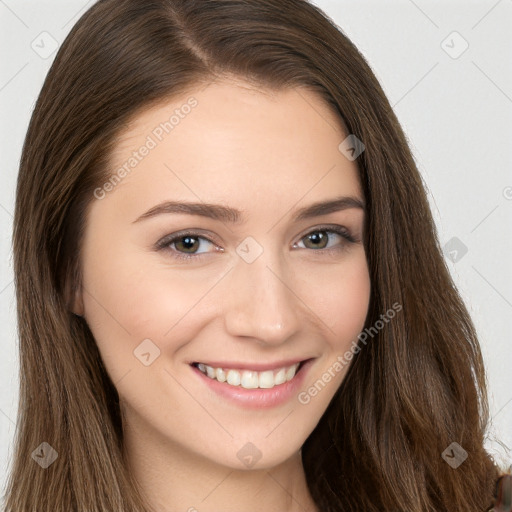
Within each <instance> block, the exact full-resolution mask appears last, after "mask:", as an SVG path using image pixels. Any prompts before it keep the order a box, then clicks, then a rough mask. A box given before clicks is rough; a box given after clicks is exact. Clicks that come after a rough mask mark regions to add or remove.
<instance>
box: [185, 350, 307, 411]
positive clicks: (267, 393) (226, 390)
mask: <svg viewBox="0 0 512 512" xmlns="http://www.w3.org/2000/svg"><path fill="white" fill-rule="evenodd" d="M313 361H314V359H308V360H307V361H306V362H305V363H304V364H303V365H302V367H301V368H300V369H299V371H298V373H296V374H295V377H294V378H293V379H292V380H290V381H288V382H285V383H284V384H279V385H278V386H274V387H273V388H272V389H260V388H256V389H245V388H243V387H241V386H231V385H229V384H227V383H225V382H219V381H218V380H216V379H211V378H210V377H207V376H206V375H205V374H204V373H203V372H201V371H200V370H199V369H198V368H196V367H195V366H191V368H192V370H193V371H194V373H195V374H196V375H197V376H198V377H199V378H200V379H201V382H203V383H204V384H205V385H206V386H208V387H209V389H211V390H212V391H214V392H215V393H216V394H218V395H219V396H221V397H223V398H225V399H227V400H229V401H230V402H232V403H234V404H236V405H238V406H241V407H244V408H249V409H265V408H269V407H276V406H278V405H281V404H284V403H286V402H288V401H289V400H290V399H291V398H292V397H295V396H297V393H298V391H299V389H300V387H301V385H302V384H303V382H304V379H305V377H306V374H307V372H308V370H309V368H310V367H311V365H312V364H313ZM279 364H281V363H279ZM291 364H293V363H291ZM284 366H287V365H284ZM215 367H216V368H221V367H222V366H221V365H219V366H215ZM278 368H279V366H278ZM241 369H242V368H241ZM252 369H254V367H252Z"/></svg>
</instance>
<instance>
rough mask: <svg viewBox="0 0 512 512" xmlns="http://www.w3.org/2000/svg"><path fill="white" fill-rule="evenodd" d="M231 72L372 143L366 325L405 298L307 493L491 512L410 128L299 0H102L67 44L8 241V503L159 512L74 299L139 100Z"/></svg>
mask: <svg viewBox="0 0 512 512" xmlns="http://www.w3.org/2000/svg"><path fill="white" fill-rule="evenodd" d="M229 76H232V77H240V78H242V79H244V80H247V81H250V82H251V83H254V84H257V85H259V86H261V87H267V88H271V89H274V90H280V89H284V88H287V87H298V88H300V87H304V88H308V89H310V90H313V91H316V92H317V93H318V94H320V95H321V97H322V98H323V99H324V100H325V102H326V103H327V104H328V105H329V106H330V107H331V108H332V109H333V111H334V112H335V113H336V114H337V115H338V116H339V119H340V121H341V122H342V123H344V126H345V129H346V131H347V135H348V134H354V135H355V136H356V137H357V138H358V139H360V140H361V141H363V143H364V145H365V151H364V152H363V153H362V154H361V155H360V156H359V157H358V159H357V164H358V167H359V171H360V179H361V184H362V187H363V191H364V194H365V199H366V204H367V215H368V217H367V221H366V229H365V240H364V243H365V248H366V253H367V258H368V264H369V270H370V276H371V283H372V296H371V300H370V305H369V311H368V316H367V320H366V326H367V327H370V326H373V325H374V324H375V323H376V322H377V321H378V320H379V318H380V315H381V314H382V313H383V312H385V311H387V310H388V309H389V308H390V306H391V304H393V303H396V302H398V303H399V304H400V305H401V306H402V310H401V312H400V314H398V315H396V318H394V319H393V321H392V322H388V323H386V324H385V325H384V326H383V327H382V329H379V331H378V333H376V334H375V335H374V336H373V337H372V340H371V342H369V343H368V344H366V345H365V346H361V350H360V351H359V352H358V353H357V354H356V355H355V356H354V359H353V361H352V363H351V366H350V369H349V371H348V373H347V375H346V377H345V379H344V381H343V383H342V385H341V386H340V388H339V390H338V392H337V393H336V394H335V396H334V397H333V399H332V401H331V403H330V405H329V407H328V409H327V410H326V412H325V414H324V415H323V416H322V418H321V419H320V421H319V423H318V425H317V426H316V428H315V430H314V431H313V432H312V433H311V435H310V436H309V437H308V439H307V440H306V442H305V444H304V446H303V449H302V457H303V463H304V468H305V472H306V477H307V482H308V486H309V488H310V492H311V495H312V497H313V499H314V500H315V502H316V504H317V505H318V507H319V509H321V510H323V511H326V512H330V511H332V512H334V511H345V512H346V511H366V512H372V511H375V512H376V511H383V510H386V511H392V510H396V511H398V510H400V511H436V512H440V511H454V510H457V511H459V510H460V511H481V510H484V509H486V508H488V507H489V506H490V504H491V502H492V494H493V490H494V485H495V482H496V480H497V478H498V475H499V470H498V468H497V467H496V465H495V464H494V462H493V461H492V459H491V457H490V456H489V455H488V454H487V452H486V451H485V450H484V446H483V443H484V435H485V432H486V426H487V421H488V403H487V391H486V384H485V375H484V367H483V361H482V356H481V353H480V348H479V343H478V340H477V336H476V332H475V328H474V325H473V323H472V321H471V318H470V316H469V314H468V312H467V309H466V307H465V306H464V303H463V301H462V299H461V297H460V295H459V294H458V292H457V290H456V288H455V286H454V283H453V281H452V279H451V277H450V273H449V271H448V269H447V266H446V263H445V261H444V258H443V256H442V251H441V249H440V246H439V241H438V239H437V233H436V229H435V225H434V222H433V219H432V216H431V212H430V209H429V204H428V200H427V196H426V193H425V187H424V184H423V182H422V179H421V176H420V174H419V172H418V170H417V168H416V165H415V162H414V160H413V157H412V155H411V151H410V149H409V147H408V144H407V141H406V137H405V136H404V133H403V131H402V129H401V127H400V125H399V122H398V120H397V118H396V116H395V114H394V112H393V110H392V108H391V106H390V104H389V102H388V100H387V98H386V97H385V95H384V92H383V90H382V88H381V87H380V85H379V83H378V81H377V79H376V77H375V76H374V74H373V72H372V71H371V69H370V67H369V65H368V64H367V62H366V61H365V59H364V57H363V56H362V55H361V53H359V51H358V50H357V49H356V47H355V46H354V45H353V44H352V43H351V42H350V40H349V39H348V38H347V37H346V36H345V34H344V33H343V31H342V30H341V29H340V28H339V27H337V26H336V25H335V24H334V22H332V20H330V19H329V18H328V17H327V16H326V15H325V14H324V13H323V12H322V11H321V10H320V9H319V8H317V7H315V6H314V5H312V4H310V3H308V2H306V1H303V0H252V1H251V0H144V1H140V0H100V1H99V2H97V3H96V4H94V5H93V6H92V7H91V8H90V9H89V10H88V11H87V12H86V13H85V14H84V15H83V16H82V18H81V19H80V20H79V22H78V23H77V24H76V25H75V26H74V28H73V29H72V31H71V33H70V34H69V36H68V37H67V38H66V40H65V42H64V43H63V45H62V47H61V48H60V50H59V52H58V54H57V56H56V58H55V61H54V62H53V65H52V67H51V69H50V71H49V73H48V76H47V78H46V80H45V82H44V85H43V88H42V90H41V93H40V95H39V98H38V100H37V103H36V105H35V109H34V112H33V115H32V118H31V121H30V125H29V129H28V132H27V136H26V140H25V144H24V147H23V153H22V159H21V165H20V171H19V177H18V186H17V196H16V209H15V220H14V236H13V247H14V264H15V283H16V294H17V308H18V310H17V311H18V324H19V340H20V402H19V408H18V421H17V430H16V437H15V451H14V457H13V462H12V468H11V470H10V475H9V480H8V486H7V493H6V511H7V512H21V511H36V510H37V511H38V512H43V511H51V512H55V511H57V512H60V511H67V512H68V511H80V512H81V511H88V512H93V511H97V512H104V511H107V510H108V511H116V512H117V511H119V512H121V511H141V512H142V511H147V510H149V506H148V505H147V504H144V500H143V496H142V493H141V492H140V490H138V487H137V483H136V482H134V481H133V480H132V477H131V475H130V474H129V472H128V471H127V469H126V465H125V460H124V459H123V449H122V448H123V430H122V421H121V414H120V409H119V397H118V394H117V391H116V388H115V385H114V383H113V382H112V381H111V380H110V378H109V376H108V374H107V372H106V370H105V367H104V365H103V363H102V360H101V357H100V354H99V352H98V349H97V346H96V343H95V341H94V338H93V336H92V334H91V332H90V331H89V329H88V327H87V324H86V323H85V321H84V320H83V319H82V318H80V317H78V316H75V315H74V314H72V313H71V312H70V311H69V300H70V296H71V294H72V293H73V291H74V290H76V289H77V288H78V287H79V286H80V279H81V269H80V247H81V237H82V235H83V231H84V221H85V219H86V216H87V210H88V205H89V203H90V202H91V201H92V200H94V195H93V191H94V190H95V188H96V187H98V186H100V185H101V184H102V183H105V181H106V180H107V179H108V176H109V168H108V157H109V155H110V153H111V151H112V149H113V148H114V146H115V142H116V137H117V135H118V134H119V133H120V132H121V131H122V130H123V128H124V127H126V126H127V123H128V121H129V120H130V119H132V118H133V117H134V116H135V115H137V113H139V112H140V111H141V110H143V109H145V108H148V107H149V106H152V105H154V104H156V103H157V102H161V101H165V100H168V99H169V98H172V97H173V96H174V95H176V94H178V93H180V94H181V93H183V92H186V91H189V90H194V88H197V86H198V85H199V84H201V83H205V84H206V83H208V82H209V81H211V80H212V79H214V78H217V77H229ZM340 142H341V141H340ZM43 442H46V443H48V444H49V445H50V446H51V447H52V448H53V449H54V450H55V451H56V452H57V454H58V457H57V459H56V460H55V461H54V462H53V464H51V466H49V467H48V468H47V469H45V470H42V469H41V467H40V465H38V464H36V463H34V461H32V460H31V454H32V453H33V452H34V450H36V449H39V450H42V448H40V445H41V443H43ZM452 443H457V445H458V446H460V447H461V449H463V450H464V451H465V453H467V455H468V456H467V459H466V460H465V461H464V462H463V463H462V464H461V465H460V466H459V467H458V468H456V469H454V467H451V465H450V464H448V463H447V462H446V459H445V458H443V457H442V455H441V454H442V453H443V452H444V451H445V450H446V449H447V448H448V447H450V446H451V445H452ZM44 446H45V447H46V445H44ZM45 449H48V447H46V448H45ZM43 452H44V450H43ZM43 452H42V453H43ZM44 453H46V452H44Z"/></svg>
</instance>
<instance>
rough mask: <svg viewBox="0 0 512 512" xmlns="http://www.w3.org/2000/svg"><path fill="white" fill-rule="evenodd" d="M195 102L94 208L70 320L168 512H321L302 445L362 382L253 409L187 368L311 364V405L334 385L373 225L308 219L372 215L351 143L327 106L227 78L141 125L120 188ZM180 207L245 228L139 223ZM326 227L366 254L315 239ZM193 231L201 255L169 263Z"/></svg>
mask: <svg viewBox="0 0 512 512" xmlns="http://www.w3.org/2000/svg"><path fill="white" fill-rule="evenodd" d="M190 97H194V98H195V99H196V100H197V105H196V106H195V107H194V108H193V109H191V110H190V112H189V113H188V114H187V115H185V116H183V118H180V121H179V123H178V124H177V125H176V126H175V127H174V128H173V129H172V131H170V132H169V133H168V134H164V135H165V136H164V137H162V140H161V141H157V142H158V144H157V145H156V147H154V148H152V149H151V150H150V151H149V152H148V153H147V154H146V156H144V158H142V159H141V160H140V161H139V162H138V164H137V165H136V166H135V167H134V168H133V169H132V170H131V172H130V173H127V174H126V176H124V178H123V179H122V180H121V182H120V183H118V184H117V185H116V186H115V187H113V189H111V190H109V191H108V193H106V194H105V195H104V197H103V198H102V199H96V198H93V201H92V204H91V206H90V209H89V212H88V216H87V226H86V232H85V238H84V243H83V246H82V248H81V249H82V250H81V254H80V258H81V265H82V269H83V281H82V283H81V284H82V286H81V288H80V292H79V293H77V296H76V298H75V302H74V305H73V311H74V312H75V313H76V314H79V315H81V316H83V317H84V318H85V319H86V321H87V323H88V325H89V326H90V329H91V331H92V333H93V335H94V337H95V340H96V342H97V344H98V347H99V350H100V353H101V356H102V358H103V360H104V362H105V365H106V368H107V371H108V373H109V375H110V377H111V379H112V381H113V383H114V384H115V386H116V388H117V390H118V392H119V396H120V401H121V408H122V412H123V416H124V432H125V449H126V453H127V458H128V461H129V467H130V469H131V470H132V471H133V473H134V475H135V477H136V478H137V480H138V482H139V483H140V486H141V488H142V490H143V492H144V493H145V495H146V496H147V499H148V500H149V502H150V504H151V505H152V506H153V507H154V508H155V510H158V511H163V512H171V511H173V512H175V511H194V510H197V511H198V512H219V511H220V510H222V511H223V512H231V511H232V512H235V511H236V512H240V511H241V510H243V511H244V512H259V511H261V510H267V511H276V512H277V511H279V512H283V511H288V512H296V511H297V512H298V511H301V512H304V511H305V510H306V511H316V510H317V508H316V507H315V505H314V503H313V500H312V498H311V496H310V494H309V491H308V489H307V486H306V481H305V475H304V468H303V465H302V460H301V446H302V445H303V443H304V441H305V440H306V438H307V437H308V436H309V435H310V433H311V432H312V431H313V429H314V428H315V426H316V425H317V423H318V421H319V420H320V418H321V416H322V414H323V413H324V411H325V410H326V408H327V406H328V404H329V402H330V401H331V399H332V397H333V395H334V393H335V392H336V390H337V389H338V388H339V386H340V384H341V382H342V380H343V378H344V376H345V374H346V371H347V369H348V365H345V366H344V367H343V369H342V370H341V371H337V372H336V373H335V376H334V378H331V380H330V382H328V383H326V384H325V385H324V386H323V387H322V389H321V391H319V392H318V393H317V394H316V395H315V396H313V397H312V398H311V400H310V401H309V403H307V404H302V403H300V402H299V400H298V399H297V397H296V396H293V397H292V399H290V400H289V401H288V402H287V403H285V404H283V405H280V406H276V407H272V408H266V409H259V410H255V409H251V410H249V409H246V408H244V407H241V406H239V405H237V404H233V403H231V402H229V401H228V400H226V399H225V398H222V397H220V396H218V395H217V394H215V393H213V392H211V391H210V390H209V388H208V387H207V386H205V385H204V382H202V381H201V379H200V378H198V376H197V375H195V374H194V373H193V372H194V370H193V369H192V368H191V366H190V365H189V363H190V362H192V361H199V362H201V361H205V362H208V361H213V360H227V361H243V362H258V363H266V362H269V361H271V362H274V361H282V360H286V359H290V358H298V359H300V360H302V359H308V358H315V361H314V364H313V366H312V367H311V368H310V370H309V373H308V375H307V379H306V381H305V382H304V384H303V386H302V387H301V390H303V391H304V390H307V389H308V388H310V387H311V386H313V385H314V384H315V382H317V381H318V380H322V376H325V375H326V374H327V373H329V369H331V373H332V368H333V364H334V363H335V361H336V360H337V358H338V356H340V355H342V354H344V353H345V352H346V351H347V350H348V349H349V348H350V346H351V343H352V342H353V341H354V340H356V339H357V335H358V334H359V333H360V332H361V330H362V329H363V327H364V321H365V318H366V314H367V311H368V304H369V299H370V278H369V272H368V266H367V260H366V254H365V248H364V246H363V243H362V237H363V227H364V226H363V223H364V220H365V219H364V210H363V209H361V208H347V209H344V210H340V211H335V212H331V213H328V214H324V215H321V216H317V217H314V218H309V219H304V220H300V221H296V220H295V212H296V211H297V210H298V209H300V208H302V207H304V206H308V205H310V204H312V203H315V202H318V201H326V200H330V199H334V198H337V197H339V196H352V197H354V198H357V199H359V200H361V201H364V196H363V193H362V190H361V186H360V182H359V177H358V169H357V166H356V163H355V162H354V161H350V160H349V159H347V158H346V157H345V156H344V154H342V152H340V150H339V149H338V146H339V144H340V143H341V142H342V141H343V140H344V139H345V137H346V136H347V134H345V133H344V132H343V130H342V126H341V124H340V121H339V119H338V118H337V117H336V116H335V114H334V113H333V112H331V110H330V109H329V108H328V107H327V105H326V104H325V103H324V102H323V101H322V99H321V98H320V97H319V96H317V95H316V94H315V93H313V92H311V91H308V90H305V89H287V90H284V91H280V92H271V91H268V90H260V89H256V88H254V87H252V86H251V85H249V84H248V83H245V82H243V81H241V80H236V79H229V80H228V79H223V80H218V81H214V82H212V83H210V84H209V85H208V86H206V87H205V86H204V84H203V85H202V87H199V86H198V87H197V89H196V90H194V91H193V92H191V93H189V94H186V95H182V96H180V97H176V98H173V99H172V100H170V101H166V102H163V103H161V104H159V105H158V106H153V107H152V108H151V109H148V110H145V111H143V112H142V113H140V114H139V115H138V116H137V117H136V118H135V119H134V120H133V122H132V123H131V124H130V125H129V126H127V127H126V128H125V131H124V132H123V133H122V134H121V137H120V139H119V141H118V144H117V146H116V149H115V151H114V153H113V154H112V161H111V164H112V165H111V167H112V169H111V172H112V173H114V172H115V171H116V170H117V169H118V168H119V167H121V166H122V165H123V164H124V163H125V162H127V161H128V159H129V158H130V157H131V156H132V153H133V151H137V150H138V149H139V148H140V147H141V146H142V145H144V144H145V143H146V142H147V140H148V139H147V137H148V135H151V134H152V133H153V131H154V130H155V128H156V127H158V126H159V125H160V123H162V122H164V121H166V120H168V119H169V117H170V115H171V114H172V112H173V111H174V109H176V108H178V109H179V108H180V107H181V106H182V105H184V104H185V103H186V102H187V100H188V99H189V98H190ZM187 111H188V109H187ZM152 137H153V139H155V140H156V138H155V136H154V135H153V136H152ZM171 200H172V201H192V202H205V203H215V204H222V205H224V206H227V207H231V208H236V209H238V210H241V212H242V213H243V215H244V218H245V222H243V223H240V224H234V223H230V222H228V221H220V220H215V219H211V218H206V217H201V216H198V215H189V214H185V213H179V214H176V213H163V214H160V215H155V216H151V217H148V218H142V219H140V220H138V221H137V219H139V217H140V216H141V215H143V214H144V213H145V212H147V211H148V210H150V209H151V208H153V207H154V206H156V205H158V204H160V203H162V202H164V201H171ZM325 224H328V225H331V226H339V227H342V228H345V229H346V230H347V231H348V232H349V233H350V234H351V235H352V236H353V237H354V238H355V239H356V241H355V242H349V241H348V240H346V239H345V238H344V237H343V236H341V235H338V234H336V233H335V232H331V231H329V230H327V229H326V228H324V229H318V228H319V227H320V228H321V227H322V226H323V225H325ZM183 230H190V231H196V230H200V231H201V232H200V238H197V239H196V240H195V241H194V240H193V241H192V242H194V243H190V240H189V244H188V245H187V243H186V241H184V239H183V238H181V239H179V240H177V241H175V242H173V243H170V244H168V245H167V247H166V248H163V249H162V248H160V249H158V248H156V244H157V243H158V242H159V241H161V240H162V239H164V237H166V236H168V235H172V234H174V233H178V232H182V231H183ZM310 234H313V239H312V240H310V238H309V237H308V236H307V235H310ZM322 234H323V239H322V241H319V237H320V236H322ZM247 237H252V239H254V240H255V241H256V242H257V244H258V245H257V246H256V245H253V246H250V247H252V249H251V250H255V249H254V248H255V247H256V248H257V247H261V249H262V251H263V252H262V253H261V254H260V256H259V257H257V258H256V259H255V260H254V261H252V262H251V263H248V262H247V261H246V260H245V259H244V258H242V257H241V256H240V253H239V252H237V247H239V246H240V244H241V243H242V242H243V241H245V240H246V239H247ZM315 237H316V238H315ZM180 254H181V255H184V256H187V255H189V256H190V259H188V260H181V259H179V258H178V256H179V255H180ZM148 339H149V340H151V343H152V344H154V346H156V347H158V349H159V350H160V353H159V356H158V357H156V359H154V360H153V361H152V362H151V364H149V365H147V366H146V365H145V364H143V363H142V362H141V360H140V359H139V358H138V357H136V356H135V354H134V351H136V349H137V347H138V346H140V344H141V343H142V342H143V340H148ZM146 343H148V342H146ZM147 346H149V347H152V346H153V345H151V344H150V345H147ZM363 350H364V347H363ZM145 357H146V360H147V359H148V356H145ZM152 357H153V356H152ZM248 442H250V443H252V444H253V445H254V446H255V447H256V448H257V449H258V450H259V452H260V453H261V458H260V459H259V460H258V462H257V463H256V464H254V465H253V466H252V467H247V466H246V465H244V463H243V461H241V460H240V459H239V458H238V457H237V453H238V452H239V450H240V449H241V448H242V447H244V446H245V445H246V444H247V443H248Z"/></svg>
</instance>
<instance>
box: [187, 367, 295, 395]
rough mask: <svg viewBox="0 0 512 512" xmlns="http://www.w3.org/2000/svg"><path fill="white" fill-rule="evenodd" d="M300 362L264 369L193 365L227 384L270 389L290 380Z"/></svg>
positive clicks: (210, 376)
mask: <svg viewBox="0 0 512 512" xmlns="http://www.w3.org/2000/svg"><path fill="white" fill-rule="evenodd" d="M301 364H302V363H295V364H293V365H290V366H284V367H282V368H276V369H275V370H265V371H256V370H236V369H232V368H229V369H228V368H214V367H212V366H208V365H207V364H204V363H194V365H193V366H195V367H196V368H197V369H198V370H199V371H200V372H202V373H203V374H204V375H206V376H207V377H209V378H210V379H213V380H217V381H218V382H223V383H226V384H229V385H230V386H234V387H242V388H245V389H256V388H260V389H272V388H273V387H275V386H279V385H281V384H284V383H285V382H289V381H290V380H292V379H293V378H294V377H295V374H296V373H297V371H298V369H299V367H300V366H301Z"/></svg>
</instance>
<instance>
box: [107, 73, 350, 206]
mask: <svg viewBox="0 0 512 512" xmlns="http://www.w3.org/2000/svg"><path fill="white" fill-rule="evenodd" d="M345 137H346V134H345V132H344V130H343V127H342V121H341V119H340V118H339V117H338V116H337V115H336V114H335V113H334V112H333V111H332V110H331V108H330V107H329V105H328V104H326V103H325V102H324V101H323V100H322V99H321V97H320V96H319V95H318V94H317V93H315V92H312V91H310V90H307V89H303V88H300V89H298V88H289V89H283V90H279V91H271V90H266V89H256V88H254V87H252V86H251V85H249V84H245V83H243V82H242V83H240V82H215V83H211V84H209V85H208V86H204V85H203V86H202V87H198V88H197V89H196V90H191V91H190V92H189V93H186V94H182V95H180V96H177V97H175V98H172V99H169V100H166V101H162V102H161V103H160V104H158V105H157V106H154V107H152V108H150V109H147V110H143V111H142V112H140V113H139V114H138V115H137V116H136V117H134V118H133V119H132V121H131V122H130V124H129V125H128V126H127V127H126V128H125V129H124V131H123V132H122V133H121V134H120V136H119V138H118V140H117V143H116V146H115V149H114V151H113V153H112V155H111V160H110V166H109V170H110V172H111V173H112V174H114V173H116V172H117V173H118V174H119V172H118V171H119V170H120V169H122V168H124V170H125V172H122V173H121V174H123V178H122V180H120V182H119V184H117V185H116V187H115V190H114V192H113V194H112V197H113V196H115V195H118V196H120V195H124V196H126V197H128V198H131V202H132V203H134V202H135V203H137V201H138V198H139V199H140V198H141V197H146V198H147V199H148V201H149V202H151V201H153V202H155V201H158V200H164V199H180V198H181V199H185V198H187V199H188V200H195V201H197V200H198V199H200V200H203V199H204V200H206V201H209V202H219V201H221V202H226V203H229V204H233V206H235V207H236V206H237V203H238V205H239V206H240V207H241V208H240V209H243V210H245V209H247V208H245V207H244V206H247V205H248V204H249V203H251V202H256V204H260V205H261V204H264V205H265V204H267V203H268V202H269V201H273V200H275V199H279V198H286V199H285V202H291V201H293V202H294V203H296V202H297V201H300V199H301V196H305V195H308V198H309V199H311V202H312V201H314V200H316V199H318V198H324V197H325V196H329V197H333V196H334V195H338V194H339V193H347V194H352V195H357V194H360V188H359V179H358V169H357V165H356V164H355V163H354V162H351V161H349V160H348V159H347V158H345V156H344V155H343V154H342V153H341V152H340V150H339V149H338V146H339V145H340V143H341V142H342V141H343V140H344V138H345ZM333 189H336V190H333ZM292 196H293V197H292ZM283 206H284V205H283ZM290 206H291V205H290Z"/></svg>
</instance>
